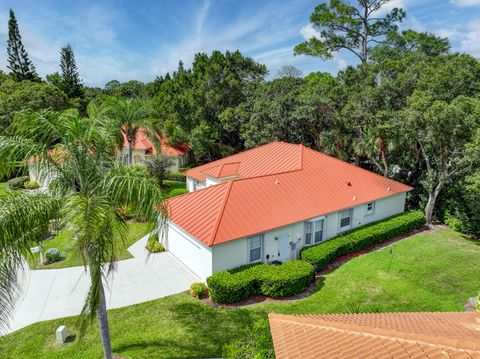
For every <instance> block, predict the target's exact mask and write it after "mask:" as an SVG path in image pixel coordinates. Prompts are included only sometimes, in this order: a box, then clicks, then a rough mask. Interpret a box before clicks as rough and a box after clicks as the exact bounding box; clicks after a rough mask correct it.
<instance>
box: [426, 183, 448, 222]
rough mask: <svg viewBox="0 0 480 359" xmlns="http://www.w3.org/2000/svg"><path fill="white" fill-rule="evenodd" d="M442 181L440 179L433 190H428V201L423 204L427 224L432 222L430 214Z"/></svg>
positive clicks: (441, 186)
mask: <svg viewBox="0 0 480 359" xmlns="http://www.w3.org/2000/svg"><path fill="white" fill-rule="evenodd" d="M443 183H444V182H443V181H440V182H439V183H438V184H437V186H436V187H435V189H434V190H433V191H429V192H428V201H427V205H426V206H425V221H426V223H427V225H431V224H432V215H433V210H434V209H435V202H436V200H437V197H438V195H439V194H440V191H441V190H442V188H443Z"/></svg>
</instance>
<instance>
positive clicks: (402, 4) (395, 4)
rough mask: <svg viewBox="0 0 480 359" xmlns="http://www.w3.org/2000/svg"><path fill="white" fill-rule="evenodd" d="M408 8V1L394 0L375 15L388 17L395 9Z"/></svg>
mask: <svg viewBox="0 0 480 359" xmlns="http://www.w3.org/2000/svg"><path fill="white" fill-rule="evenodd" d="M406 7H407V0H392V1H390V2H387V3H386V4H384V5H382V7H381V8H380V9H378V10H377V11H376V12H375V15H376V16H382V15H386V14H388V13H389V12H390V11H392V10H393V9H394V8H399V9H404V10H405V9H406Z"/></svg>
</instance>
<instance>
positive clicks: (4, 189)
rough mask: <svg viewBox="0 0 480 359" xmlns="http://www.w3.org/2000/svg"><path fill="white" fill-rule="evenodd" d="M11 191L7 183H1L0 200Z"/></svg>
mask: <svg viewBox="0 0 480 359" xmlns="http://www.w3.org/2000/svg"><path fill="white" fill-rule="evenodd" d="M9 191H10V190H9V189H8V184H7V182H1V183H0V198H1V197H3V196H5V195H6V194H7V193H8V192H9Z"/></svg>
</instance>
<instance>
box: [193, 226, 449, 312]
mask: <svg viewBox="0 0 480 359" xmlns="http://www.w3.org/2000/svg"><path fill="white" fill-rule="evenodd" d="M437 228H440V226H432V227H428V226H424V227H422V228H419V229H415V230H413V231H411V232H408V233H406V234H403V235H401V236H397V237H395V238H392V239H390V240H388V241H385V242H382V243H380V244H376V245H373V246H371V247H368V248H367V249H364V250H362V251H359V252H355V253H351V254H348V255H345V256H343V257H340V258H337V259H336V260H334V261H333V262H332V263H330V264H328V265H327V266H326V267H324V268H323V269H322V270H320V271H318V272H317V273H316V274H315V280H314V281H313V283H312V284H310V286H309V287H308V288H307V289H306V290H305V291H303V292H301V293H299V294H297V295H294V296H291V297H288V298H279V299H274V298H269V297H265V296H263V295H256V296H253V297H250V298H248V299H245V300H242V301H239V302H235V303H231V304H219V303H215V302H213V301H212V299H211V298H210V297H207V298H203V299H200V300H201V301H202V302H204V303H205V304H208V305H210V306H212V307H215V308H227V309H228V308H232V309H233V308H239V307H244V306H247V305H252V304H257V303H262V302H263V303H285V302H293V301H297V300H300V299H303V298H305V297H308V296H309V295H311V294H312V293H314V292H315V289H316V288H317V284H318V283H319V282H321V281H322V280H323V278H324V275H325V274H327V273H330V272H331V271H333V270H334V269H336V268H338V267H339V266H341V265H342V264H344V263H345V262H348V261H349V260H351V259H352V258H356V257H359V256H361V255H364V254H367V253H370V252H373V251H376V250H378V249H380V248H384V247H387V246H389V245H391V244H393V243H395V242H398V241H400V240H402V239H405V238H407V237H410V236H412V235H415V234H418V233H421V232H425V231H428V230H435V229H437Z"/></svg>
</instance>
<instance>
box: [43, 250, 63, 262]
mask: <svg viewBox="0 0 480 359" xmlns="http://www.w3.org/2000/svg"><path fill="white" fill-rule="evenodd" d="M45 259H46V260H47V263H55V262H58V261H60V260H61V259H62V256H61V253H60V250H59V249H58V248H48V249H47V250H46V251H45Z"/></svg>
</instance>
